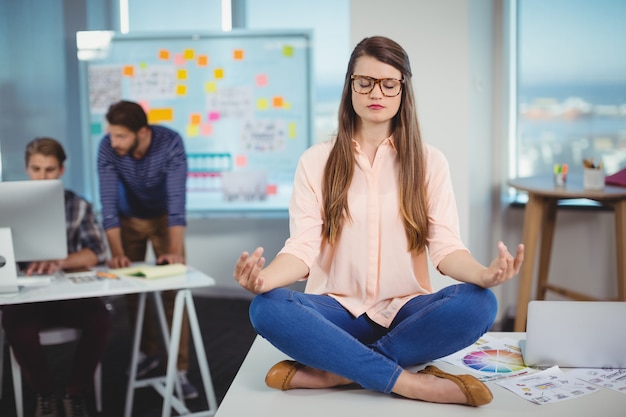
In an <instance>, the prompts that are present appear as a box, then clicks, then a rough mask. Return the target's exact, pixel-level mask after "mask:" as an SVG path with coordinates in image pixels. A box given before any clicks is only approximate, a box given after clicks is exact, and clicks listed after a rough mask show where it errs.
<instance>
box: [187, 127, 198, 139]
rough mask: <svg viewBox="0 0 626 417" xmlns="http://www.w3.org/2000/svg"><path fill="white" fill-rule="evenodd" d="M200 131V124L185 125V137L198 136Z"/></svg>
mask: <svg viewBox="0 0 626 417" xmlns="http://www.w3.org/2000/svg"><path fill="white" fill-rule="evenodd" d="M199 133H200V126H198V125H187V137H188V138H193V137H196V136H198V135H199Z"/></svg>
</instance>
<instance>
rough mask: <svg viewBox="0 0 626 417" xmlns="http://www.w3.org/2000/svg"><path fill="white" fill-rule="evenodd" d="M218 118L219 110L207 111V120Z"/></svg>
mask: <svg viewBox="0 0 626 417" xmlns="http://www.w3.org/2000/svg"><path fill="white" fill-rule="evenodd" d="M219 119H220V112H218V111H211V112H209V120H210V121H212V122H214V121H216V120H219Z"/></svg>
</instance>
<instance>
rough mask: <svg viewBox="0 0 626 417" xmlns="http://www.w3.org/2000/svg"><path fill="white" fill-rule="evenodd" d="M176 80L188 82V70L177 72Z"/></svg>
mask: <svg viewBox="0 0 626 417" xmlns="http://www.w3.org/2000/svg"><path fill="white" fill-rule="evenodd" d="M176 78H178V79H179V80H186V79H187V70H186V69H179V70H177V71H176Z"/></svg>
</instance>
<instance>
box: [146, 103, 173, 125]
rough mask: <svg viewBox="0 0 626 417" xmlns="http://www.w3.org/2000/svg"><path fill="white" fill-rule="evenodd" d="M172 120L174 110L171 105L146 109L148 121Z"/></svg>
mask: <svg viewBox="0 0 626 417" xmlns="http://www.w3.org/2000/svg"><path fill="white" fill-rule="evenodd" d="M172 120H174V110H173V109H172V108H171V107H166V108H160V109H150V110H149V111H148V122H149V123H159V122H171V121H172Z"/></svg>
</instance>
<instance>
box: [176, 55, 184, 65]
mask: <svg viewBox="0 0 626 417" xmlns="http://www.w3.org/2000/svg"><path fill="white" fill-rule="evenodd" d="M185 63H186V61H185V57H184V56H183V54H175V55H174V64H176V66H179V67H182V66H184V65H185Z"/></svg>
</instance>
